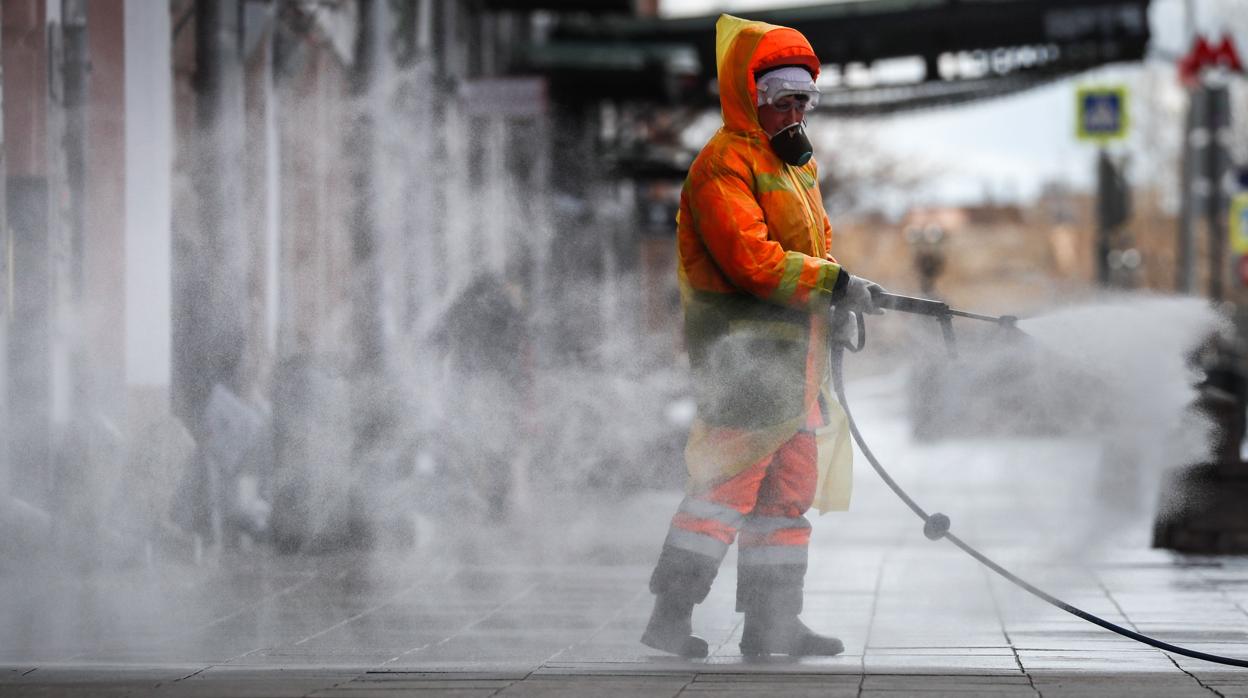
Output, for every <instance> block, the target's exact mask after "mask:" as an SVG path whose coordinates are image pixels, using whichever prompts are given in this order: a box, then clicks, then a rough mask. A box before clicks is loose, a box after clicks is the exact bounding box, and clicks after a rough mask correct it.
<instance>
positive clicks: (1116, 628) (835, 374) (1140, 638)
mask: <svg viewBox="0 0 1248 698" xmlns="http://www.w3.org/2000/svg"><path fill="white" fill-rule="evenodd" d="M834 322H836V321H835V320H834ZM865 340H866V338H865V337H864V336H863V334H862V328H861V327H860V328H859V336H858V342H857V343H858V345H859V347H861V345H863V344H865ZM843 358H844V349H843V347H842V346H840V345H839V344H836V343H834V344H833V348H832V386H833V388H834V389H835V391H836V399H837V400H839V401H840V403H841V408H842V409H844V410H845V419H846V421H847V422H848V423H849V431H850V433H851V434H853V436H854V441H855V442H857V443H858V448H859V449H860V450H861V451H862V455H864V456H866V457H867V462H868V463H870V464H871V467H872V468H874V469H875V472H876V474H877V475H879V476H880V479H882V480H883V481H884V484H886V485H888V487H889V489H891V490H892V491H893V494H896V495H897V496H898V497H900V498H901V501H903V502H905V503H906V506H908V507H910V509H911V510H912V511H913V512H914V513H915V514H917V515H918V517H919V518H920V519H923V534H924V535H925V536H927V537H928V538H929V539H931V540H939V539H941V538H947V539H949V541H950V542H951V543H953V544H954V545H956V546H958V547H959V548H961V549H962V551H963V552H965V553H966V554H967V555H970V556H971V557H973V558H975V559H976V560H979V562H980V563H982V564H983V565H984V566H986V567H988V568H989V569H991V570H992V571H993V572H996V573H997V574H999V575H1001V576H1002V577H1005V578H1006V579H1008V580H1009V581H1011V582H1013V583H1014V584H1016V585H1018V586H1019V587H1021V588H1023V589H1026V590H1027V591H1029V592H1031V593H1032V594H1033V595H1034V596H1036V597H1038V598H1040V599H1042V600H1044V601H1047V602H1048V603H1050V604H1052V605H1054V606H1056V607H1057V608H1060V609H1062V610H1063V611H1066V612H1067V613H1070V614H1072V615H1075V616H1078V617H1079V618H1082V619H1084V620H1086V621H1088V622H1089V623H1095V624H1096V625H1099V626H1101V627H1102V628H1105V629H1106V630H1109V631H1111V632H1115V633H1118V634H1119V635H1122V636H1123V637H1127V638H1130V639H1132V640H1135V641H1136V642H1142V643H1144V644H1146V645H1152V646H1153V647H1156V648H1157V649H1160V650H1165V651H1166V652H1173V653H1174V654H1181V655H1183V656H1185V657H1192V658H1193V659H1203V660H1204V661H1206V662H1214V663H1216V664H1227V665H1230V666H1238V667H1248V660H1244V659H1236V658H1234V657H1223V656H1220V655H1216V654H1208V653H1206V652H1198V651H1196V650H1190V649H1187V648H1186V647H1179V646H1178V645H1172V644H1170V643H1168V642H1162V641H1161V640H1158V639H1156V638H1152V637H1149V636H1147V635H1142V634H1140V633H1137V632H1135V631H1134V630H1128V629H1127V628H1124V627H1122V626H1121V625H1118V624H1116V623H1111V622H1109V621H1107V620H1105V619H1104V618H1101V617H1099V616H1095V615H1093V614H1091V613H1088V612H1087V611H1084V610H1083V609H1080V608H1076V607H1075V606H1071V605H1070V604H1068V603H1066V602H1065V601H1062V600H1061V599H1059V598H1057V597H1056V596H1053V595H1051V594H1048V593H1046V592H1045V591H1043V590H1041V589H1039V588H1037V587H1036V586H1034V585H1032V584H1030V583H1029V582H1027V581H1026V580H1024V579H1022V578H1020V577H1018V576H1017V575H1015V574H1014V573H1012V572H1010V571H1009V570H1007V569H1005V568H1004V567H1002V566H1001V565H998V564H997V563H996V562H994V561H993V560H992V559H991V558H989V557H988V556H987V555H984V554H983V553H981V552H979V551H978V550H976V549H975V548H974V547H972V546H971V545H970V544H969V543H967V542H966V541H963V540H962V539H961V538H958V537H957V536H955V535H953V534H952V533H950V532H949V517H948V516H945V515H944V514H930V515H929V514H928V513H927V512H926V511H924V510H923V507H921V506H919V504H918V502H916V501H914V499H912V498H911V497H910V495H908V494H906V491H905V490H903V489H902V488H901V486H900V485H898V484H897V482H896V481H895V480H893V478H892V476H890V475H889V474H888V471H886V470H885V469H884V466H882V465H880V462H879V461H878V460H876V458H875V454H874V453H872V452H871V449H870V448H869V447H868V446H867V442H866V440H865V439H863V438H862V432H860V431H858V424H857V423H856V422H854V416H853V414H851V413H850V411H849V402H848V401H847V400H846V399H845V376H844V372H843V370H842V366H841V364H842V359H843Z"/></svg>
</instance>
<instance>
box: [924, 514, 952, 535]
mask: <svg viewBox="0 0 1248 698" xmlns="http://www.w3.org/2000/svg"><path fill="white" fill-rule="evenodd" d="M949 524H950V521H949V517H948V516H945V515H944V514H930V515H928V517H927V521H926V522H924V524H923V535H925V536H927V539H928V540H940V539H941V538H944V537H945V534H946V533H948V532H949Z"/></svg>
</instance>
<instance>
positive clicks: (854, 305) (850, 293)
mask: <svg viewBox="0 0 1248 698" xmlns="http://www.w3.org/2000/svg"><path fill="white" fill-rule="evenodd" d="M880 293H884V287H883V286H881V285H879V284H877V283H875V282H874V281H870V280H868V279H864V278H862V277H861V276H853V275H850V277H849V282H848V284H847V285H846V287H845V295H844V296H842V297H841V300H840V304H841V305H844V306H845V308H846V309H848V310H852V311H857V312H860V313H866V314H868V315H882V314H883V313H884V311H883V310H882V309H881V308H880V306H879V304H878V300H877V299H878V295H877V294H880Z"/></svg>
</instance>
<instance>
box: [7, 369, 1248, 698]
mask: <svg viewBox="0 0 1248 698" xmlns="http://www.w3.org/2000/svg"><path fill="white" fill-rule="evenodd" d="M855 394H856V396H857V401H858V403H859V404H860V405H861V407H859V411H860V412H861V413H862V414H863V415H864V416H863V417H862V419H863V428H864V431H865V432H866V434H867V436H868V438H869V439H871V440H872V442H873V443H874V444H875V445H877V448H878V451H879V455H880V456H881V459H882V460H883V461H884V462H885V463H886V464H887V465H889V466H890V467H892V468H893V470H894V474H895V476H896V477H897V479H898V480H899V481H901V482H902V483H903V484H904V485H906V486H907V487H909V488H910V489H911V490H912V493H913V494H914V495H915V496H916V498H917V499H919V500H920V502H921V503H923V504H924V505H926V506H928V507H929V509H932V510H936V509H939V510H941V511H945V512H946V513H948V514H950V515H951V517H952V518H953V525H954V531H955V532H957V533H958V534H959V535H960V536H961V537H962V538H964V539H966V540H968V541H970V542H972V543H974V544H976V545H979V546H980V547H982V548H983V549H984V550H985V552H987V553H988V554H989V555H991V556H993V557H995V558H997V559H999V560H1000V561H1001V562H1002V563H1004V564H1005V565H1006V566H1007V567H1009V568H1011V569H1012V570H1013V571H1015V572H1017V573H1019V574H1021V575H1022V576H1024V577H1025V578H1027V579H1029V580H1030V581H1032V582H1034V583H1036V584H1038V585H1040V586H1041V587H1042V588H1044V589H1046V590H1047V591H1050V592H1051V593H1054V594H1055V595H1057V596H1059V597H1061V598H1063V599H1065V600H1067V601H1068V602H1070V603H1073V604H1074V605H1076V606H1078V607H1080V608H1083V609H1084V610H1087V611H1089V612H1092V613H1096V614H1098V615H1101V616H1104V617H1105V618H1107V619H1109V620H1111V621H1113V622H1116V623H1119V624H1122V625H1125V626H1126V627H1128V628H1132V629H1134V630H1137V631H1139V632H1142V633H1146V634H1150V635H1155V636H1157V637H1158V638H1160V639H1163V640H1165V641H1168V642H1172V643H1175V644H1180V645H1184V646H1187V647H1190V648H1193V649H1197V650H1201V651H1205V652H1210V653H1218V654H1227V655H1231V656H1237V657H1248V558H1244V557H1218V558H1197V557H1186V556H1178V555H1173V554H1170V553H1166V552H1162V551H1155V550H1151V549H1149V548H1148V526H1149V522H1150V520H1151V512H1150V509H1151V504H1150V501H1149V500H1150V496H1149V495H1148V494H1147V492H1148V491H1149V490H1148V487H1147V482H1143V481H1138V482H1134V483H1132V482H1130V480H1131V479H1132V478H1127V480H1128V482H1127V484H1126V485H1124V484H1123V482H1124V481H1123V478H1122V477H1121V475H1122V474H1121V473H1112V472H1107V471H1106V467H1107V466H1105V465H1103V464H1102V463H1101V461H1102V460H1104V459H1103V458H1101V456H1100V454H1101V453H1102V452H1103V449H1104V447H1103V445H1101V444H1096V443H1088V442H1079V441H1075V440H1060V439H1041V438H1036V439H1026V440H1020V439H1014V440H1009V441H999V440H998V441H989V440H983V439H980V440H974V439H964V440H960V441H940V442H934V443H916V442H914V441H913V440H912V439H911V438H910V435H909V432H908V427H907V425H906V424H905V423H904V422H902V421H899V420H890V419H889V418H887V416H886V415H890V414H897V413H898V410H897V409H896V408H897V405H896V404H894V403H893V402H892V401H893V400H894V399H895V398H894V397H893V395H894V391H893V390H891V389H890V387H889V386H888V385H877V384H872V383H869V382H867V383H860V384H857V385H856V386H855ZM1111 476H1112V477H1111ZM1137 479H1138V478H1137ZM1106 483H1113V486H1112V487H1109V486H1108V485H1106ZM855 488H856V492H855V498H854V505H853V508H852V510H851V511H849V512H845V513H833V514H828V515H826V516H821V517H814V526H815V530H814V543H813V545H812V551H811V569H810V572H809V574H808V576H807V594H806V608H805V611H804V612H803V618H804V619H805V620H806V622H807V624H809V625H811V626H812V627H813V628H815V629H816V630H819V631H823V632H829V633H833V634H836V635H838V636H839V637H841V638H842V639H843V640H844V642H845V646H846V652H845V654H844V655H842V656H838V657H832V658H805V659H799V660H788V659H780V658H775V659H772V660H770V661H765V662H762V661H747V660H745V659H743V658H742V656H741V655H740V652H739V650H738V649H737V641H738V640H739V639H740V633H741V616H740V614H737V613H734V612H733V599H734V577H735V568H734V565H735V558H734V557H733V555H732V554H731V553H730V556H729V559H728V560H726V561H725V564H724V566H723V568H722V570H721V574H720V577H719V579H717V581H716V583H715V586H714V588H713V589H712V592H711V596H710V598H709V599H708V600H707V602H706V603H704V604H702V605H701V606H699V607H698V609H697V610H696V612H695V616H694V624H695V627H696V629H697V631H698V632H699V633H700V634H701V635H703V636H704V637H706V638H707V640H708V641H709V642H710V645H711V656H710V657H709V658H707V659H706V660H697V661H685V660H681V659H679V658H674V657H669V656H660V655H658V654H656V653H655V652H654V651H652V650H649V649H648V648H646V647H644V646H642V645H641V644H639V643H638V642H637V638H638V637H639V636H640V634H641V630H642V628H643V626H644V624H645V622H646V618H647V615H648V613H649V610H650V602H651V598H652V597H651V596H650V594H649V593H648V592H647V591H646V581H647V578H648V575H649V572H650V566H651V564H652V563H653V561H654V559H655V557H656V555H657V552H658V546H659V545H660V543H661V541H662V537H663V533H664V530H665V527H666V523H667V517H668V516H670V514H671V512H672V511H673V510H674V507H675V505H676V503H677V501H678V499H679V497H680V494H679V493H677V492H631V493H627V494H623V495H620V496H617V497H610V498H607V497H598V498H596V499H595V504H594V505H593V506H589V507H587V506H584V505H581V506H574V505H572V504H571V501H572V499H571V497H568V496H564V497H562V498H559V497H555V496H553V495H552V496H550V497H535V498H534V500H533V502H534V503H533V504H532V505H531V507H530V510H529V512H528V513H527V514H524V515H518V516H517V517H516V518H515V519H513V520H512V521H510V522H507V523H504V524H492V525H488V526H487V525H485V524H479V523H475V522H459V524H458V525H450V524H442V525H440V526H439V525H434V524H433V523H432V522H426V524H427V525H426V527H425V529H424V530H425V536H424V539H423V542H422V543H421V545H420V546H419V547H418V549H417V550H416V551H408V552H389V553H374V554H351V555H347V554H344V555H321V556H279V555H276V554H274V553H271V552H269V551H268V550H267V549H265V548H263V547H256V548H254V549H251V550H235V551H230V552H226V553H217V554H211V555H209V556H207V558H206V559H205V560H204V561H203V562H202V563H201V564H199V565H191V564H178V563H173V562H166V561H161V560H154V561H152V562H151V564H149V565H146V566H143V565H140V566H138V567H130V568H124V569H105V570H95V571H91V572H87V571H84V569H83V568H82V566H81V565H74V564H67V563H55V562H51V561H48V560H32V561H31V562H30V564H29V565H26V566H25V567H24V568H23V569H21V570H20V571H16V570H13V569H8V570H7V571H5V572H4V573H3V574H0V625H2V627H3V629H2V630H0V696H24V695H80V696H318V697H319V696H350V697H356V698H365V697H367V696H375V695H384V696H397V695H406V694H408V693H411V694H413V695H417V696H422V697H425V696H437V695H454V696H482V697H484V696H526V695H528V696H536V695H542V696H548V695H551V696H603V697H607V696H676V695H682V696H687V695H688V696H698V695H707V696H710V695H728V696H734V697H739V698H744V697H746V696H755V695H757V696H768V697H773V696H806V695H810V696H815V695H818V696H859V695H869V696H888V695H922V696H941V695H950V696H954V695H956V696H964V695H970V696H977V697H978V696H994V695H1002V696H1088V695H1091V696H1102V695H1104V696H1109V695H1121V696H1166V697H1171V696H1189V695H1190V696H1241V695H1243V696H1248V669H1238V668H1234V667H1226V666H1219V665H1216V664H1210V663H1207V662H1202V661H1199V660H1194V659H1188V658H1185V657H1182V656H1175V655H1170V654H1166V653H1164V652H1161V651H1159V650H1156V649H1153V648H1150V647H1147V646H1143V645H1140V644H1137V643H1134V642H1131V641H1128V640H1126V639H1123V638H1121V637H1118V636H1116V635H1113V634H1111V633H1109V632H1107V631H1105V630H1102V629H1100V628H1098V627H1095V626H1093V625H1090V624H1088V623H1086V622H1084V621H1081V620H1079V619H1077V618H1075V617H1073V616H1070V615H1069V614H1067V613H1064V612H1062V611H1060V610H1058V609H1055V608H1053V607H1050V606H1048V605H1046V604H1044V603H1043V602H1041V601H1039V600H1036V599H1035V598H1033V597H1031V596H1029V595H1027V594H1026V593H1024V592H1022V591H1019V590H1018V589H1016V588H1014V587H1012V586H1011V585H1009V584H1008V583H1007V582H1005V581H1004V580H1002V579H1000V578H998V577H996V576H995V575H993V574H992V573H991V572H989V571H987V570H985V569H984V568H982V567H981V566H979V565H978V564H976V563H975V562H974V561H973V560H971V559H969V558H967V557H966V556H965V555H963V554H962V553H961V552H959V551H958V550H956V549H955V548H953V546H951V545H949V544H948V543H947V542H938V543H931V542H928V541H927V540H926V539H925V538H923V536H922V533H921V525H920V522H919V521H918V520H917V519H915V518H914V517H913V515H912V514H910V513H909V511H908V510H906V509H905V508H904V507H903V506H902V505H901V504H900V503H898V502H897V501H896V500H895V499H894V498H893V496H892V495H891V494H890V493H889V492H887V491H886V490H885V489H884V488H883V486H882V485H881V484H880V483H879V481H878V480H876V479H875V477H874V475H873V474H872V473H871V472H870V470H869V469H868V468H867V467H866V466H865V464H861V465H860V466H859V467H858V468H857V472H856V476H855ZM1124 489H1125V490H1127V491H1139V492H1141V493H1143V494H1141V495H1140V496H1139V497H1135V498H1132V497H1122V496H1120V495H1121V493H1122V491H1124ZM1111 490H1112V491H1111ZM1115 494H1116V495H1117V496H1110V495H1115ZM556 501H559V502H561V504H560V505H559V506H556V505H555V502H556ZM1107 501H1112V504H1107V503H1106V502H1107ZM1089 512H1094V513H1089ZM448 541H454V545H450V544H449V543H448ZM486 541H489V542H488V543H487V542H486ZM9 567H12V566H11V565H10V566H9Z"/></svg>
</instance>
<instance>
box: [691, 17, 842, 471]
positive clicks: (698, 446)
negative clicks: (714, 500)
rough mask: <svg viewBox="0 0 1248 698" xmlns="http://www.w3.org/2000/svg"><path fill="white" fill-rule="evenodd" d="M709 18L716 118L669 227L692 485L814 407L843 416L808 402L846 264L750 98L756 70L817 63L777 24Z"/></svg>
mask: <svg viewBox="0 0 1248 698" xmlns="http://www.w3.org/2000/svg"><path fill="white" fill-rule="evenodd" d="M715 29H716V59H717V63H718V72H719V91H720V106H721V109H722V112H723V120H724V125H723V127H722V128H721V129H720V130H719V131H718V132H717V133H716V134H715V135H714V136H713V137H712V138H711V140H710V141H709V142H708V143H707V144H706V146H704V147H703V149H702V151H701V153H700V154H699V155H698V157H697V159H696V160H695V161H694V163H693V165H692V167H691V168H690V170H689V175H688V177H687V178H686V180H685V184H684V188H683V189H682V191H681V197H680V212H679V214H678V216H677V233H676V237H677V246H678V256H679V275H680V282H681V300H682V306H683V308H684V312H685V340H686V347H687V349H688V351H689V359H690V365H691V369H692V372H693V379H694V391H695V397H696V399H697V403H698V419H697V420H696V421H695V423H694V425H693V428H692V430H691V432H690V435H689V442H688V445H687V447H686V451H685V455H686V462H687V464H688V466H689V474H690V489H691V490H694V491H696V490H697V489H700V488H701V487H703V486H706V485H709V484H711V483H714V482H715V481H718V480H722V479H723V478H725V477H730V476H732V475H735V474H736V473H738V472H740V471H742V470H744V469H745V468H746V467H748V466H750V465H751V464H753V463H755V462H757V461H758V460H760V459H761V458H763V457H765V456H767V455H768V454H770V453H772V452H774V451H775V450H776V449H777V448H779V446H780V445H781V444H783V443H784V442H785V441H787V440H788V439H789V438H790V437H791V436H792V435H793V434H795V433H796V432H797V430H798V429H800V428H802V427H804V426H811V425H810V424H808V420H810V418H811V416H812V415H815V416H829V417H833V418H837V417H841V415H840V413H839V410H836V414H833V415H821V413H820V411H819V408H818V398H819V394H820V389H821V388H822V386H823V384H824V382H825V379H826V377H827V357H828V344H827V342H828V328H827V320H826V318H827V316H828V310H829V308H830V306H831V303H832V297H833V291H834V289H836V287H837V281H838V279H842V277H843V275H844V272H842V270H841V267H840V265H839V264H837V263H836V262H835V260H833V258H832V257H831V255H830V254H829V248H830V247H831V243H832V228H831V225H830V224H829V222H828V216H827V213H826V212H825V211H824V208H823V197H822V196H821V195H820V193H819V186H818V174H817V169H816V168H817V165H816V164H815V161H814V160H813V159H812V160H810V161H809V162H807V163H806V164H805V165H803V166H801V167H793V166H790V165H787V164H785V163H784V162H783V161H781V160H780V159H779V157H777V156H776V154H775V153H774V152H773V151H772V149H771V146H770V145H769V143H768V136H767V134H766V133H765V132H764V131H763V128H762V126H761V125H760V124H759V120H758V111H757V108H756V107H755V104H756V95H757V93H756V90H755V84H754V76H755V75H756V74H758V73H760V72H762V71H766V70H768V69H771V68H776V67H779V66H786V65H798V66H802V67H806V68H808V69H809V70H810V71H811V72H812V73H813V74H814V75H815V76H816V77H817V76H818V73H819V60H818V58H817V57H816V56H815V53H814V51H813V49H811V47H810V43H809V42H807V41H806V38H805V37H803V36H802V35H801V34H800V33H799V32H797V31H795V30H793V29H790V28H787V27H778V26H775V25H771V24H766V23H763V22H751V21H746V20H742V19H739V18H736V17H731V16H729V15H722V16H721V17H720V18H719V21H718V22H717V23H716V26H715ZM845 278H847V277H845ZM843 283H844V279H842V284H843ZM842 419H843V418H842ZM833 421H834V422H836V423H837V424H838V425H839V424H840V422H839V421H837V420H835V419H834V420H833ZM842 431H843V430H842ZM841 441H844V439H841ZM845 447H846V448H847V443H846V446H845ZM842 450H843V449H842ZM826 455H827V454H821V456H826Z"/></svg>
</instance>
